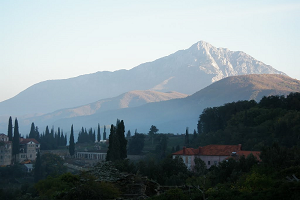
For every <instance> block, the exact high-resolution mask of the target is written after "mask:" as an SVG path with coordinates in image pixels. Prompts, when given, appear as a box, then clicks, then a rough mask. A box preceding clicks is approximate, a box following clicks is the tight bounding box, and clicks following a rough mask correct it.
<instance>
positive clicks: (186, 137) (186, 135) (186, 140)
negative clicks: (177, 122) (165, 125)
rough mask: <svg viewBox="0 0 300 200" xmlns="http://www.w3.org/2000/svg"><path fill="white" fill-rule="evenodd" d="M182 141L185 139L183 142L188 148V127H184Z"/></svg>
mask: <svg viewBox="0 0 300 200" xmlns="http://www.w3.org/2000/svg"><path fill="white" fill-rule="evenodd" d="M184 139H185V141H184V143H185V146H186V147H188V146H189V145H190V138H189V128H188V127H186V130H185V137H184Z"/></svg>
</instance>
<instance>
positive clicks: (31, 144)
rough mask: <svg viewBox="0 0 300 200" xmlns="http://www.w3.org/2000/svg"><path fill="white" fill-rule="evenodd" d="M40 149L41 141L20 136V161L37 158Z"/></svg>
mask: <svg viewBox="0 0 300 200" xmlns="http://www.w3.org/2000/svg"><path fill="white" fill-rule="evenodd" d="M39 150H40V143H39V142H38V141H37V140H36V139H34V138H26V139H25V138H20V153H19V160H18V161H19V162H23V161H24V160H31V161H33V160H35V159H36V155H37V153H38V151H39Z"/></svg>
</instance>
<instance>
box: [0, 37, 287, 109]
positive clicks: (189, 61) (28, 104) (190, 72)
mask: <svg viewBox="0 0 300 200" xmlns="http://www.w3.org/2000/svg"><path fill="white" fill-rule="evenodd" d="M249 73H258V74H259V73H272V74H273V73H275V74H283V73H282V72H280V71H278V70H276V69H274V68H272V67H271V66H269V65H266V64H264V63H262V62H260V61H257V60H255V59H254V58H253V57H251V56H249V55H247V54H245V53H242V52H240V51H239V52H236V51H230V50H228V49H225V48H216V47H214V46H212V45H211V44H209V43H206V42H204V41H201V42H197V43H195V44H193V45H192V46H191V47H190V48H188V49H186V50H180V51H176V52H175V53H173V54H170V55H168V56H165V57H162V58H159V59H156V60H154V61H152V62H147V63H143V64H141V65H138V66H136V67H134V68H132V69H130V70H117V71H114V72H108V71H103V72H96V73H92V74H88V75H81V76H78V77H73V78H70V79H61V80H50V81H44V82H41V83H37V84H35V85H33V86H32V87H29V88H27V89H26V90H24V91H22V92H21V93H19V94H18V95H16V96H15V97H13V98H11V99H8V100H6V101H3V102H0V115H23V114H32V113H49V112H53V111H55V110H59V109H63V108H67V107H75V106H78V105H84V104H88V103H91V102H95V101H97V100H99V99H105V98H111V97H115V96H117V95H119V94H122V93H125V92H128V91H132V90H151V89H152V90H156V91H160V92H166V91H177V92H180V93H184V94H193V93H194V92H197V91H198V90H200V89H202V88H204V87H206V86H208V85H210V84H211V83H213V82H215V81H217V80H220V79H222V78H224V77H228V76H233V75H243V74H249Z"/></svg>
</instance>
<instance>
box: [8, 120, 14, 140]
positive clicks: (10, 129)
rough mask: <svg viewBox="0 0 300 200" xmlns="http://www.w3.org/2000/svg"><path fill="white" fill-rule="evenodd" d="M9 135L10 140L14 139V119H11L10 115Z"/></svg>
mask: <svg viewBox="0 0 300 200" xmlns="http://www.w3.org/2000/svg"><path fill="white" fill-rule="evenodd" d="M7 136H8V139H9V141H12V140H13V127H12V119H11V117H9V120H8V130H7Z"/></svg>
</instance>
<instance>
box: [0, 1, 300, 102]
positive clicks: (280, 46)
mask: <svg viewBox="0 0 300 200" xmlns="http://www.w3.org/2000/svg"><path fill="white" fill-rule="evenodd" d="M299 36H300V2H299V0H298V1H289V0H285V1H277V0H272V1H269V0H264V1H261V0H259V1H256V0H252V1H239V0H226V1H224V0H219V1H218V0H211V1H207V0H204V1H202V0H189V1H179V0H164V1H161V0H160V1H157V0H151V1H146V0H126V1H125V0H123V1H120V0H113V1H104V0H84V1H83V0H81V1H78V0H63V1H62V0H26V1H24V0H14V1H11V0H0V55H1V57H0V69H1V71H0V81H1V84H0V102H1V101H4V100H6V99H9V98H11V97H13V96H15V95H17V94H18V93H20V92H21V91H23V90H25V89H26V88H28V87H30V86H32V85H34V84H36V83H39V82H41V81H45V80H53V79H66V78H70V77H76V76H79V75H82V74H89V73H95V72H97V71H115V70H119V69H131V68H133V67H136V66H138V65H139V64H142V63H145V62H150V61H153V60H156V59H158V58H161V57H164V56H167V55H170V54H172V53H174V52H176V51H178V50H182V49H188V48H189V47H190V46H192V45H193V44H194V43H196V42H198V41H201V40H203V41H206V42H208V43H210V44H212V45H213V46H215V47H222V48H228V49H230V50H232V51H244V52H245V53H247V54H249V55H251V56H253V57H254V58H255V59H257V60H260V61H262V62H264V63H265V64H268V65H271V66H272V67H274V68H275V69H277V70H280V71H283V72H285V73H286V74H287V75H289V76H290V77H292V78H295V79H298V80H300V59H299V58H300V40H299V39H300V37H299Z"/></svg>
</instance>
